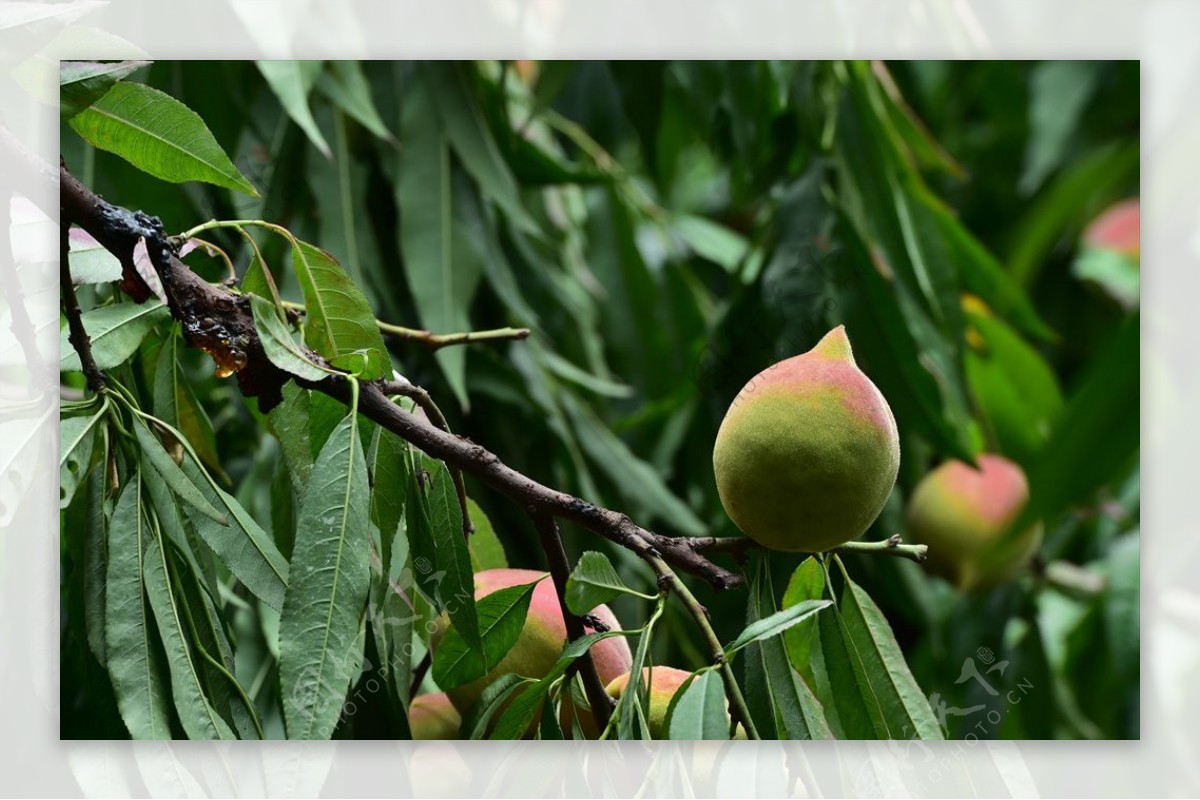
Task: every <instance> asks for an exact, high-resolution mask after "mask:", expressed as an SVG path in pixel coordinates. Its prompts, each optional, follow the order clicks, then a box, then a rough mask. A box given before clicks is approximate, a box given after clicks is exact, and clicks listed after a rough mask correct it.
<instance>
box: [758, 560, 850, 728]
mask: <svg viewBox="0 0 1200 800" xmlns="http://www.w3.org/2000/svg"><path fill="white" fill-rule="evenodd" d="M787 610H789V611H790V610H791V609H787ZM773 616H776V611H775V592H774V588H773V587H772V585H771V579H770V573H769V570H768V569H767V565H766V560H765V559H760V560H759V564H758V566H757V568H756V569H755V572H754V581H753V585H752V587H751V597H750V601H749V603H748V604H747V609H746V619H747V622H749V624H750V626H754V625H757V624H759V623H760V622H763V621H765V620H768V619H771V618H772V617H773ZM826 616H829V615H828V614H818V615H816V617H815V619H814V621H816V620H820V619H822V618H824V617H826ZM743 658H744V661H745V665H746V667H745V680H744V682H743V684H742V685H743V687H744V691H745V695H746V704H747V706H748V708H749V709H750V714H751V716H752V717H753V718H754V723H755V726H756V727H757V728H758V734H759V736H761V737H766V738H771V737H772V736H773V735H774V736H777V737H778V738H780V739H828V738H832V736H833V734H832V733H831V732H830V730H829V725H828V723H827V722H826V715H825V710H824V708H823V707H822V704H821V702H820V701H819V700H817V698H816V697H815V696H814V695H813V693H812V691H811V690H810V689H809V687H808V685H807V684H805V682H804V681H803V680H802V679H801V677H800V676H799V674H797V672H796V670H795V669H794V668H793V667H792V665H791V663H790V662H789V661H788V655H787V650H786V647H785V645H784V640H783V637H782V636H781V635H779V634H776V635H774V636H770V637H767V638H764V639H760V640H759V641H757V642H753V643H751V644H750V645H749V646H748V647H747V648H746V654H745V656H744V657H743Z"/></svg>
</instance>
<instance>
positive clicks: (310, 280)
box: [292, 240, 391, 380]
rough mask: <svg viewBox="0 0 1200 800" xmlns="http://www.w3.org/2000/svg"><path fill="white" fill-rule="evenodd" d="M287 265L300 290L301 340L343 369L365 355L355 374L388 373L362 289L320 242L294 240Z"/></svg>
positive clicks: (367, 376) (373, 375) (374, 375)
mask: <svg viewBox="0 0 1200 800" xmlns="http://www.w3.org/2000/svg"><path fill="white" fill-rule="evenodd" d="M292 268H293V269H295V270H296V277H297V278H298V279H299V281H300V288H301V289H302V290H303V292H304V307H305V316H304V342H305V344H307V345H308V346H309V347H311V348H313V349H314V350H316V351H317V352H318V353H320V354H321V355H323V356H325V357H326V358H327V359H329V361H330V363H331V364H333V365H334V366H335V367H339V368H342V369H347V368H349V367H350V366H352V365H353V364H354V362H355V361H357V360H359V355H360V352H361V354H365V356H366V368H365V370H363V372H362V374H361V376H360V377H362V378H363V379H364V380H374V379H376V378H381V377H383V376H385V375H389V374H391V359H390V358H389V357H388V354H387V349H386V348H385V347H384V344H383V336H382V335H380V333H379V327H378V326H377V324H376V322H375V313H374V312H373V311H372V310H371V306H370V304H368V303H367V298H366V297H364V296H363V293H362V290H360V289H359V288H358V287H357V286H355V285H354V282H353V281H352V280H350V276H349V275H347V274H346V271H345V270H343V269H342V266H341V265H340V264H339V263H338V262H337V259H335V258H334V257H333V256H331V255H330V254H329V253H327V252H325V251H324V250H322V249H320V248H319V247H314V246H313V245H311V244H309V243H307V242H302V241H300V240H296V241H295V243H294V244H293V245H292Z"/></svg>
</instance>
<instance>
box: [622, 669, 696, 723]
mask: <svg viewBox="0 0 1200 800" xmlns="http://www.w3.org/2000/svg"><path fill="white" fill-rule="evenodd" d="M691 674H692V673H690V672H686V671H684V670H682V669H675V668H674V667H653V668H651V667H646V668H645V669H643V670H642V681H643V682H648V683H649V684H650V708H649V709H647V714H646V724H647V727H649V728H650V736H651V737H653V738H655V739H666V738H667V709H669V708H670V707H671V698H673V697H674V696H675V693H676V692H678V691H679V688H680V687H681V686H683V683H684V681H686V680H687V679H688V678H689V677H691ZM627 685H629V673H628V672H626V673H625V674H624V675H621V676H619V677H617V678H616V679H615V680H613V681H611V682H610V683H609V684H608V686H607V687H606V689H605V691H607V692H608V694H609V696H610V697H612V698H613V699H614V700H620V699H621V695H623V694H624V693H625V687H626V686H627Z"/></svg>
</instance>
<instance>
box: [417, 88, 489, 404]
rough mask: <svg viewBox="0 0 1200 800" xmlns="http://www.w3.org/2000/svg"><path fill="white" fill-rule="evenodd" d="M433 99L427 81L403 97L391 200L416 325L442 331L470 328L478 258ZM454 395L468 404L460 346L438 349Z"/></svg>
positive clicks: (478, 275)
mask: <svg viewBox="0 0 1200 800" xmlns="http://www.w3.org/2000/svg"><path fill="white" fill-rule="evenodd" d="M433 104H434V101H433V98H432V97H431V96H430V92H429V90H428V89H427V88H425V85H424V83H421V82H418V83H416V84H414V85H413V86H411V87H410V90H409V92H408V93H407V94H406V96H405V98H404V107H403V116H402V119H401V122H400V138H401V141H403V142H404V146H403V147H401V148H400V152H399V155H398V158H399V161H398V167H397V171H398V173H399V174H398V180H397V182H396V203H397V206H398V207H399V209H400V252H401V254H402V255H403V257H404V275H405V278H406V279H407V281H408V286H409V289H410V290H411V291H412V294H413V299H414V301H415V304H416V307H417V313H418V314H419V315H420V320H421V325H423V326H424V327H425V328H428V329H429V330H432V331H435V332H439V333H447V332H453V331H461V330H469V329H470V319H469V318H468V316H467V309H468V307H469V305H470V302H471V299H472V297H473V296H474V294H475V291H476V289H477V288H478V286H479V281H480V278H481V276H482V274H483V264H482V263H481V262H480V259H479V258H478V254H477V252H476V251H475V250H474V249H473V248H471V247H470V246H469V243H468V241H466V240H465V239H464V236H465V234H466V230H465V229H464V227H463V226H462V225H461V224H460V223H458V221H457V217H456V213H455V212H456V208H455V206H456V204H458V203H459V194H458V193H456V192H455V185H454V181H453V171H452V169H451V163H450V143H449V140H448V139H447V137H446V133H445V132H444V131H443V130H442V129H441V128H440V127H439V126H438V125H437V124H434V123H433V120H435V119H436V115H435V114H436V112H435V111H434V107H433ZM435 358H436V359H437V362H438V365H439V366H440V367H441V368H442V371H443V372H444V373H445V375H446V380H447V381H448V382H449V384H450V388H451V389H452V390H453V391H454V394H455V396H456V397H457V398H458V401H459V403H460V404H461V405H462V406H463V407H464V408H465V407H467V404H468V399H467V392H466V353H465V351H464V349H463V348H461V347H446V348H442V349H441V350H439V351H438V352H437V353H436V354H435Z"/></svg>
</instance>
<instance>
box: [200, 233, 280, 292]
mask: <svg viewBox="0 0 1200 800" xmlns="http://www.w3.org/2000/svg"><path fill="white" fill-rule="evenodd" d="M191 241H193V242H195V243H196V244H198V245H200V246H201V247H203V248H204V249H206V250H209V251H211V252H212V253H216V254H217V255H218V256H220V258H221V260H222V261H224V262H225V267H226V269H228V270H229V275H228V276H226V280H228V281H230V285H233V284H234V283H237V270H236V269H234V268H233V260H232V259H230V258H229V254H228V253H226V252H225V251H224V250H222V249H221V248H220V247H218V246H217V245H215V244H213V243H212V242H210V241H208V240H207V239H201V238H200V237H199V236H193V237H192V238H191ZM263 269H264V270H265V269H266V265H263Z"/></svg>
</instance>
